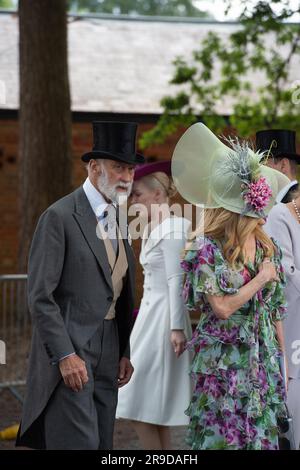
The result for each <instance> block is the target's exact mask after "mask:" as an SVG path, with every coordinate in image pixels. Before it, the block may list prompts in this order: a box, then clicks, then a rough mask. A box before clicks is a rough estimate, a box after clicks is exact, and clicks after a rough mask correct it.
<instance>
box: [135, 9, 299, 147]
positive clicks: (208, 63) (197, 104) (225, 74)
mask: <svg viewBox="0 0 300 470" xmlns="http://www.w3.org/2000/svg"><path fill="white" fill-rule="evenodd" d="M228 3H230V1H229V2H228ZM243 3H244V11H243V13H242V14H241V16H240V18H239V23H240V24H239V27H237V30H236V31H235V32H233V33H232V34H230V35H229V36H228V39H226V40H224V38H223V37H221V36H219V35H217V34H216V33H214V32H209V33H208V34H207V36H206V37H205V39H204V40H203V41H202V43H201V45H200V47H199V49H197V50H195V51H193V53H192V57H191V58H184V57H178V58H177V59H176V60H175V61H174V67H175V70H174V75H173V78H172V80H171V82H170V83H171V85H172V86H174V89H177V92H176V91H175V94H174V95H173V96H168V97H165V98H163V99H162V100H161V106H162V108H163V114H162V116H161V118H160V119H159V121H158V123H157V125H156V126H155V127H154V129H151V130H150V131H148V132H145V133H144V134H143V136H142V138H141V140H140V145H141V147H142V148H145V147H147V146H149V145H151V144H152V143H154V142H163V141H164V140H165V138H166V137H167V136H169V135H170V134H172V133H174V132H175V131H176V130H177V129H178V127H179V126H181V125H185V126H187V125H189V124H191V123H192V122H195V121H196V120H197V117H199V116H201V117H202V120H203V121H204V122H205V124H206V125H207V126H208V127H210V128H211V129H212V130H213V131H215V132H216V133H220V132H221V131H222V130H223V129H224V127H225V125H226V124H227V125H228V124H229V125H231V126H232V127H234V128H236V130H237V132H238V134H239V135H241V136H245V137H248V136H250V135H252V134H253V133H255V132H256V131H257V130H259V129H266V128H272V127H273V128H274V127H277V128H292V129H295V130H297V129H299V130H300V113H299V103H298V102H297V101H295V96H296V98H297V99H298V101H300V91H299V93H297V95H295V88H294V87H293V85H292V84H291V79H290V67H291V62H292V61H295V60H298V61H299V57H300V25H299V24H291V23H287V22H286V20H288V19H289V18H291V17H292V15H293V14H294V13H295V12H296V11H299V12H300V6H299V7H298V10H292V9H291V8H290V6H289V2H288V1H280V2H279V0H271V1H270V2H266V1H260V2H259V3H258V4H257V5H256V7H255V9H254V11H252V12H249V11H248V9H247V2H245V1H244V2H243ZM278 3H280V4H281V6H282V9H281V11H280V13H279V14H278V13H277V14H276V13H275V11H274V6H275V4H278ZM266 37H268V41H267V40H266ZM283 46H284V48H285V49H284V52H283ZM249 74H251V77H252V79H251V80H250V78H249ZM216 76H218V80H217V81H216V78H215V77H216ZM262 84H263V86H262ZM182 88H183V89H184V92H183V91H181V90H182ZM296 91H297V90H296ZM225 99H226V101H228V100H230V103H232V109H231V112H230V116H229V117H228V120H226V119H225V118H224V117H222V116H220V114H225V111H224V113H222V112H221V113H220V106H221V105H222V103H224V101H225ZM217 106H218V109H217Z"/></svg>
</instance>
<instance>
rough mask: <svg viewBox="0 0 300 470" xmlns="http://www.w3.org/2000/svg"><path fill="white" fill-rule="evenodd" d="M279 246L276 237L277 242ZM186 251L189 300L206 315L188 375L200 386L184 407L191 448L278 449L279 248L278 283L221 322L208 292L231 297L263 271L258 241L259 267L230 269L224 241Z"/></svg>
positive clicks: (281, 396)
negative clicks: (277, 331) (277, 329)
mask: <svg viewBox="0 0 300 470" xmlns="http://www.w3.org/2000/svg"><path fill="white" fill-rule="evenodd" d="M273 242H274V240H273ZM195 243H196V247H195V249H193V250H190V251H187V253H186V255H185V258H184V260H183V261H182V268H183V269H184V271H185V272H186V281H185V285H184V298H185V301H186V304H187V306H188V307H189V309H194V308H195V307H196V306H198V307H199V309H200V312H201V315H200V321H199V323H198V326H197V328H196V330H195V332H194V335H193V338H192V340H191V341H190V342H189V343H188V348H190V349H194V351H195V356H194V360H193V363H192V367H191V375H192V377H193V379H194V381H195V389H194V393H193V397H192V400H191V403H190V405H189V407H188V409H187V410H186V413H187V415H188V416H189V417H190V424H189V428H188V437H187V442H188V444H189V445H190V446H191V447H192V449H232V450H236V449H277V448H278V428H277V418H278V417H279V416H285V405H284V402H285V388H284V384H283V380H282V376H281V372H280V357H281V353H280V350H279V345H278V342H277V339H276V329H275V322H276V320H282V319H283V318H284V315H285V312H286V307H285V300H284V296H283V287H284V285H285V276H284V272H283V268H282V265H281V256H282V255H281V251H280V248H279V247H278V246H277V244H276V243H275V242H274V244H275V254H274V258H273V259H272V261H273V262H274V264H275V265H276V267H277V271H278V274H279V278H280V282H270V283H268V284H266V285H265V287H264V288H263V289H261V290H260V291H258V292H257V294H256V295H255V296H254V297H253V298H252V299H251V300H250V301H248V302H247V303H245V304H244V305H243V306H242V307H241V308H240V309H239V310H237V311H236V312H235V313H234V314H232V315H231V316H230V317H229V318H228V319H227V320H221V319H218V318H217V317H216V315H215V314H214V312H213V311H212V309H211V306H210V304H209V303H208V301H207V300H206V296H205V294H211V295H220V296H222V295H228V294H229V295H234V294H236V293H237V292H238V290H239V288H240V287H242V286H243V285H244V284H246V283H247V282H249V281H250V280H251V279H252V278H253V277H254V276H255V275H256V274H257V272H258V266H259V265H260V264H261V262H262V261H263V259H264V252H263V248H262V246H261V244H260V243H259V242H258V241H257V242H256V257H255V263H254V265H253V264H252V263H247V264H245V265H243V266H241V267H240V269H237V270H233V269H232V268H230V266H229V264H228V263H227V261H226V260H225V258H224V256H223V254H222V245H221V243H220V242H219V241H216V240H213V239H211V238H208V237H199V238H197V239H196V242H195Z"/></svg>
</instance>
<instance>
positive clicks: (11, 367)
mask: <svg viewBox="0 0 300 470" xmlns="http://www.w3.org/2000/svg"><path fill="white" fill-rule="evenodd" d="M30 338H31V317H30V313H29V310H28V306H27V275H25V274H15V275H0V341H1V351H0V391H1V389H4V388H8V389H9V390H10V391H11V392H12V393H13V394H14V396H15V397H16V398H18V400H20V401H22V396H21V395H20V393H19V391H18V390H17V388H16V387H18V386H20V385H25V379H26V369H27V360H28V355H29V348H30Z"/></svg>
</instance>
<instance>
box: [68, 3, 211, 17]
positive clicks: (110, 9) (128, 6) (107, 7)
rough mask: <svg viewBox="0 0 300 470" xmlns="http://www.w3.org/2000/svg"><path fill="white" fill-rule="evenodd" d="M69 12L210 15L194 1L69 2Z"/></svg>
mask: <svg viewBox="0 0 300 470" xmlns="http://www.w3.org/2000/svg"><path fill="white" fill-rule="evenodd" d="M68 4H69V10H70V11H76V12H80V13H87V12H92V13H111V14H126V15H146V16H147V15H150V16H183V17H185V16H194V17H201V18H203V17H207V16H208V14H207V13H205V12H203V11H201V10H199V9H198V8H196V7H195V6H194V5H193V2H192V0H119V1H116V0H102V1H99V0H68Z"/></svg>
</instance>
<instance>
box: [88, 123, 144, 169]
mask: <svg viewBox="0 0 300 470" xmlns="http://www.w3.org/2000/svg"><path fill="white" fill-rule="evenodd" d="M136 131H137V124H136V123H135V122H101V121H94V122H93V135H94V146H93V150H92V151H91V152H87V153H85V154H84V155H82V157H81V160H83V161H84V162H88V161H89V160H91V159H92V158H107V159H110V160H117V161H121V162H125V163H129V164H133V165H137V164H138V163H144V161H145V159H144V157H143V156H142V155H140V154H138V153H136V149H135V137H136Z"/></svg>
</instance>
